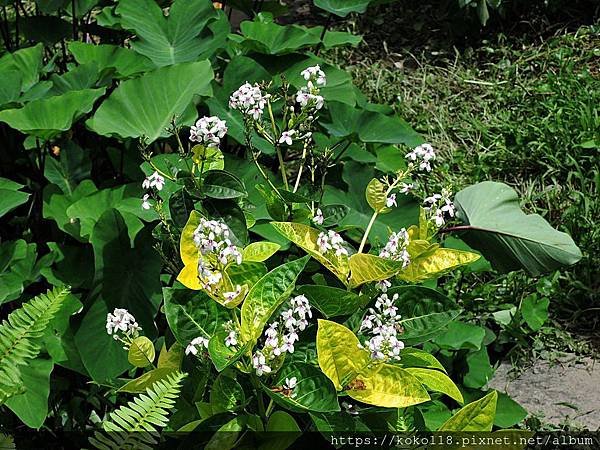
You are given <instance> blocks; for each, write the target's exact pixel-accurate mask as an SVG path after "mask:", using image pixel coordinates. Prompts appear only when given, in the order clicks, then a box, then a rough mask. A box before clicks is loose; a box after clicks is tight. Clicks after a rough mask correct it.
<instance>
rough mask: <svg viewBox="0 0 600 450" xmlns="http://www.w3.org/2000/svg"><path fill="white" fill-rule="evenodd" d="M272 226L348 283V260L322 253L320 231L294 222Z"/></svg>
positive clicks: (275, 223) (343, 281)
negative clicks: (319, 240) (319, 243)
mask: <svg viewBox="0 0 600 450" xmlns="http://www.w3.org/2000/svg"><path fill="white" fill-rule="evenodd" d="M271 225H272V226H273V228H275V229H276V230H277V231H278V232H279V233H280V234H281V235H283V236H285V237H286V238H287V239H289V240H290V241H292V242H293V243H294V244H296V245H297V246H298V247H300V248H301V249H303V250H304V251H305V252H306V253H308V254H309V255H310V256H312V257H313V258H315V259H316V260H317V261H319V262H320V263H321V264H323V265H324V266H325V267H326V268H327V269H329V270H330V271H331V272H332V273H333V274H334V275H335V276H337V277H338V278H339V280H340V281H341V282H342V283H346V282H347V279H348V274H349V272H350V270H349V266H348V258H347V257H346V256H343V255H342V256H336V255H335V253H333V252H330V253H329V254H327V255H325V254H323V253H321V251H320V250H319V247H318V246H317V239H318V237H319V233H320V232H319V230H317V229H316V228H312V227H309V226H307V225H303V224H300V223H293V222H271Z"/></svg>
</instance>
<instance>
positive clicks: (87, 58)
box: [68, 41, 156, 78]
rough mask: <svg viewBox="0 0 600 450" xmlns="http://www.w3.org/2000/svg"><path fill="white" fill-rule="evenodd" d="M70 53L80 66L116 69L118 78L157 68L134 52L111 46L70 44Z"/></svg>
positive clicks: (76, 42)
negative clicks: (90, 64)
mask: <svg viewBox="0 0 600 450" xmlns="http://www.w3.org/2000/svg"><path fill="white" fill-rule="evenodd" d="M68 47H69V52H71V54H72V55H73V57H74V58H75V61H77V62H78V63H79V64H89V63H92V62H93V63H95V64H97V66H98V70H99V71H102V70H104V69H108V68H112V69H115V76H116V78H129V77H131V76H132V75H137V74H141V73H144V72H148V71H149V70H153V69H155V68H156V66H155V65H154V63H153V62H152V61H151V60H150V59H148V58H146V57H145V56H142V55H140V54H138V53H136V52H134V51H133V50H130V49H128V48H124V47H119V46H117V45H110V44H99V45H95V44H86V43H84V42H79V41H73V42H69V45H68Z"/></svg>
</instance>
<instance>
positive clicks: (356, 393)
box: [346, 364, 431, 408]
mask: <svg viewBox="0 0 600 450" xmlns="http://www.w3.org/2000/svg"><path fill="white" fill-rule="evenodd" d="M350 386H351V387H352V389H349V390H347V391H346V393H347V394H348V395H349V396H350V397H352V398H353V399H354V400H358V401H359V402H363V403H368V404H370V405H375V406H382V407H384V408H406V407H407V406H411V405H417V404H419V403H423V402H426V401H428V400H430V399H431V397H429V394H428V393H427V390H426V389H425V388H424V387H423V385H422V384H421V382H420V381H419V380H418V379H417V378H416V377H415V376H413V375H412V374H411V373H410V372H409V371H408V370H407V369H403V368H401V367H398V366H392V365H390V364H378V365H377V366H374V367H373V368H371V369H369V370H367V371H366V372H365V373H364V374H360V375H358V376H357V377H356V378H355V379H354V380H353V381H352V382H351V383H350Z"/></svg>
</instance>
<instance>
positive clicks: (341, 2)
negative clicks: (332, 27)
mask: <svg viewBox="0 0 600 450" xmlns="http://www.w3.org/2000/svg"><path fill="white" fill-rule="evenodd" d="M372 1H373V0H314V2H315V6H318V7H319V8H321V9H324V10H325V11H327V12H330V13H332V14H335V15H336V16H339V17H346V16H347V15H348V14H350V13H359V14H362V13H364V12H365V11H366V10H367V7H368V6H369V3H371V2H372Z"/></svg>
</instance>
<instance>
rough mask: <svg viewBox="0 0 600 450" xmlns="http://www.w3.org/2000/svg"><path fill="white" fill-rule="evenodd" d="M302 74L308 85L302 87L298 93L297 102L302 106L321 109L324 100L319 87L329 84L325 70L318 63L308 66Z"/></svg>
mask: <svg viewBox="0 0 600 450" xmlns="http://www.w3.org/2000/svg"><path fill="white" fill-rule="evenodd" d="M301 75H302V77H303V78H304V79H305V80H306V86H305V87H302V88H300V90H299V91H298V92H297V93H296V102H298V103H299V104H300V106H301V107H302V108H307V107H308V108H314V109H315V110H319V109H321V108H322V107H323V104H324V100H323V97H322V96H321V95H320V89H319V88H320V87H323V86H325V85H326V84H327V78H326V77H325V72H323V71H322V70H321V68H320V67H319V66H318V65H317V66H312V67H307V68H306V69H304V70H303V71H302V72H301Z"/></svg>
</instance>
